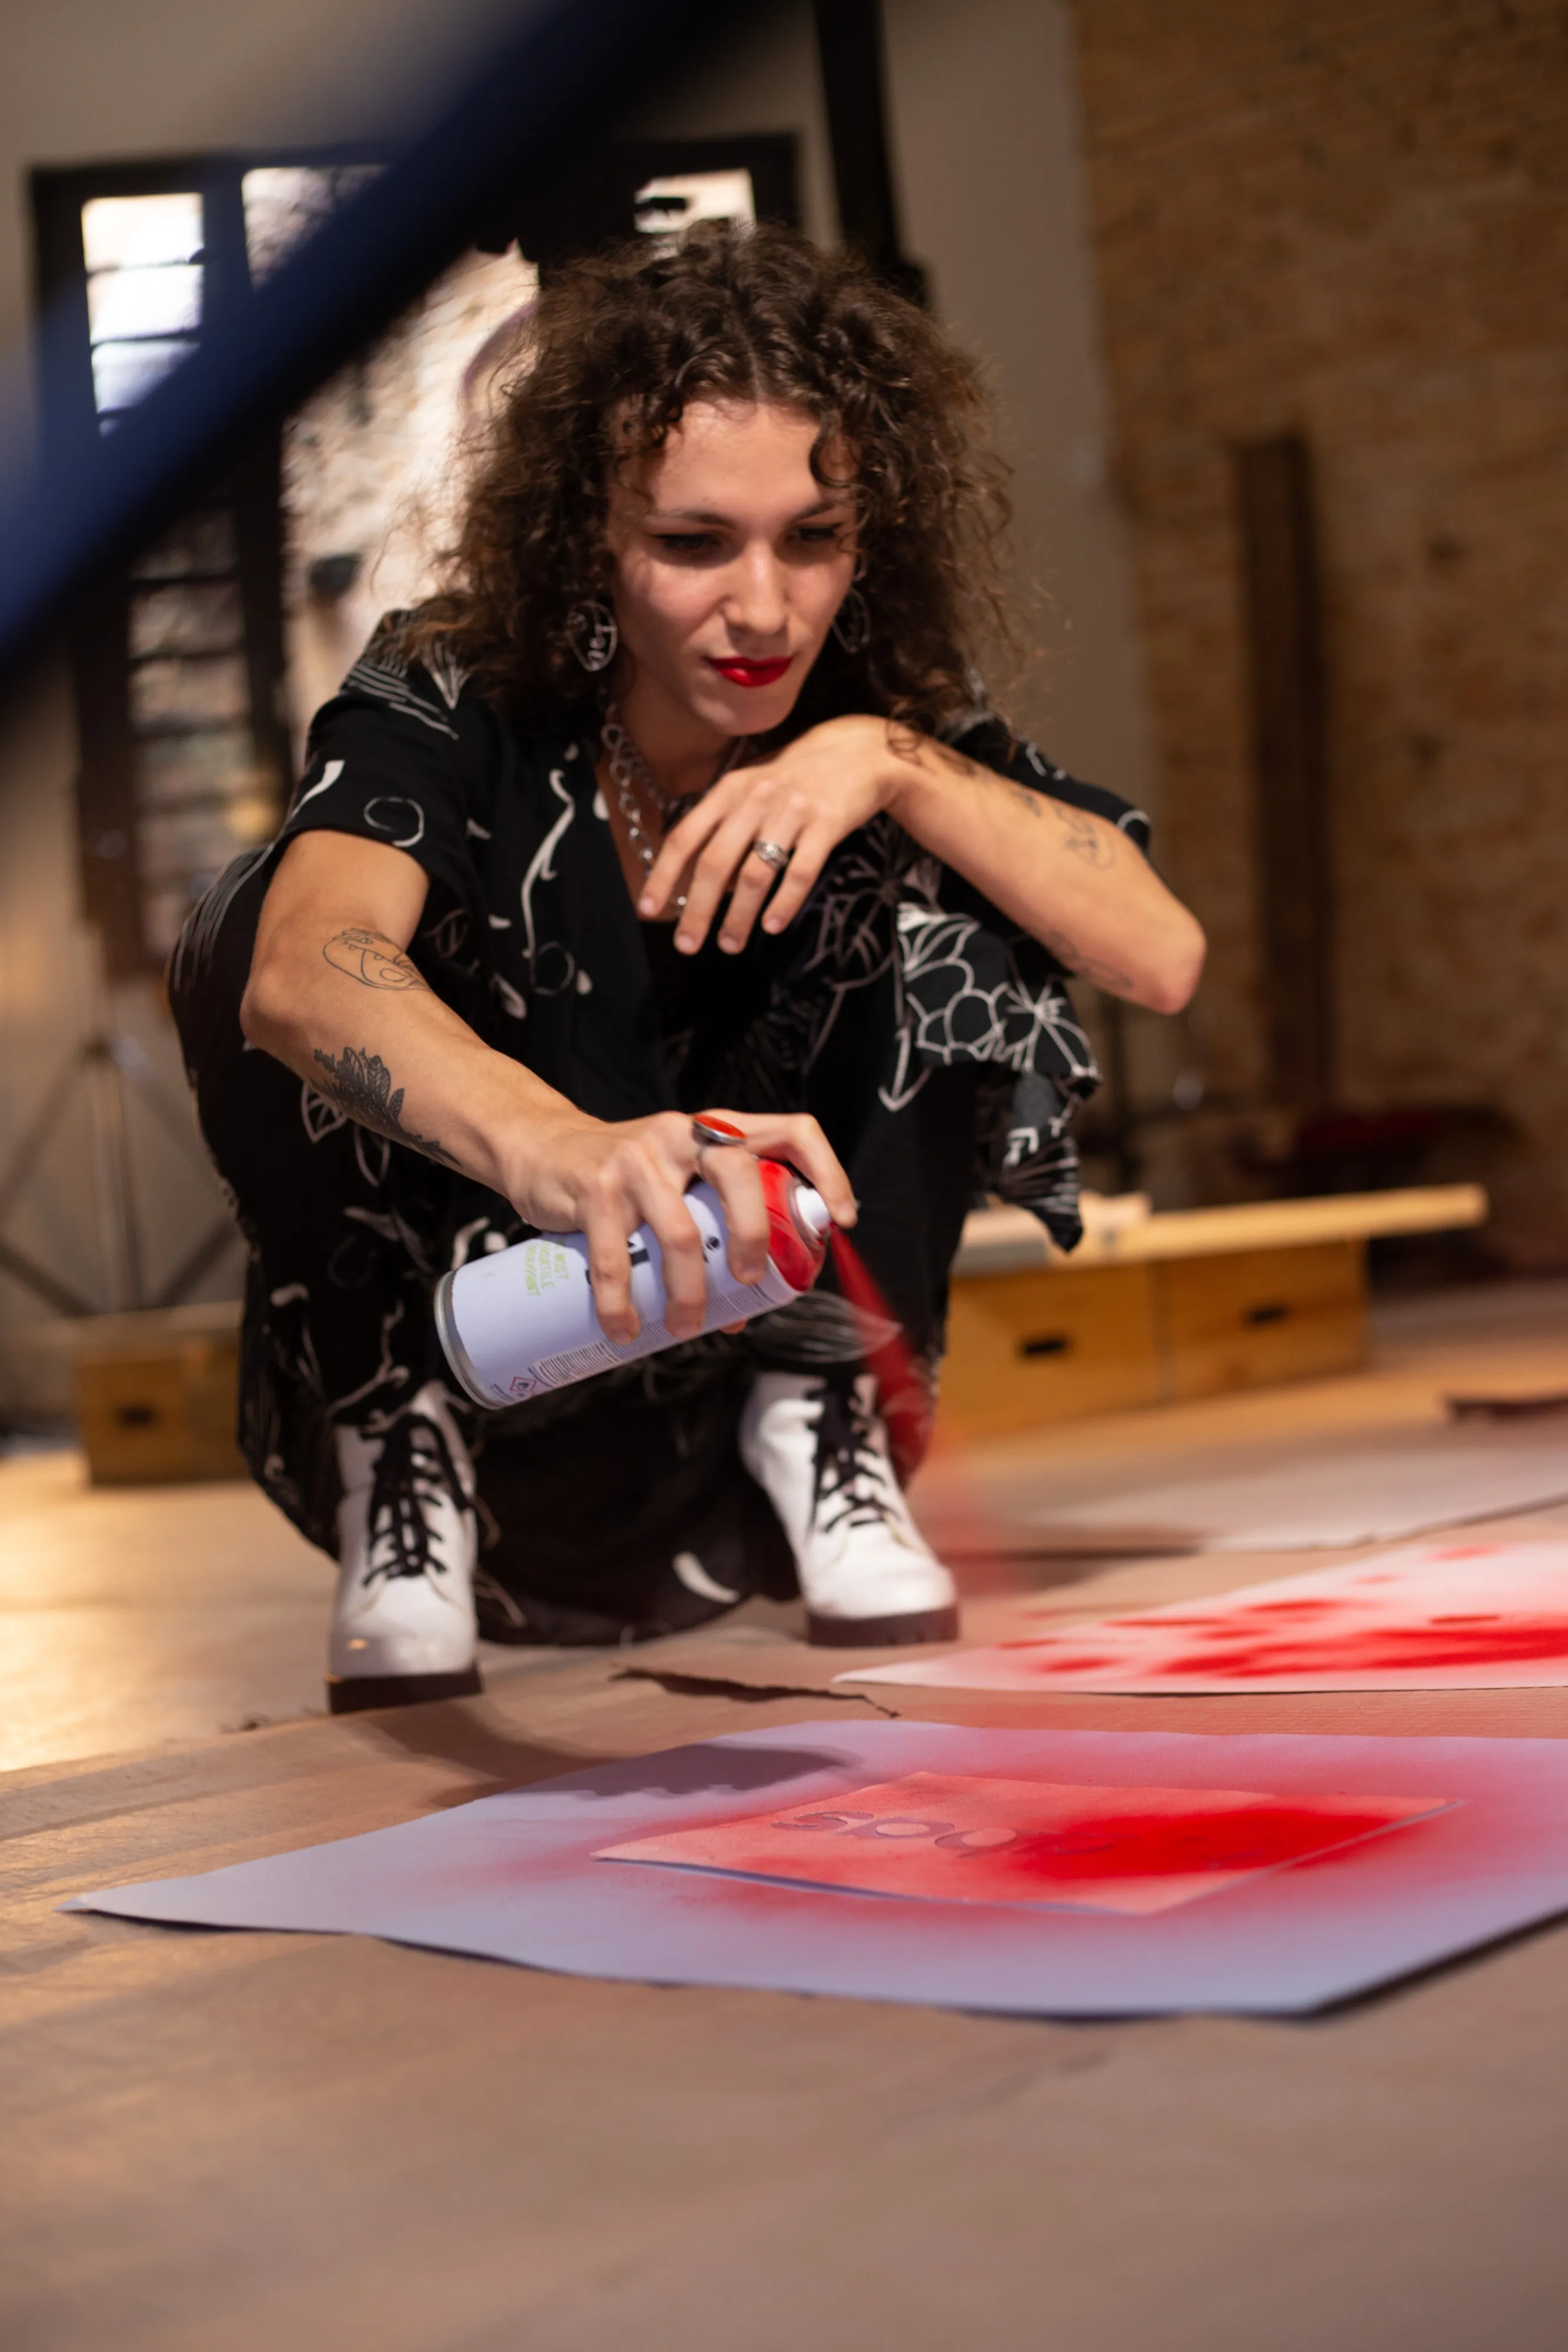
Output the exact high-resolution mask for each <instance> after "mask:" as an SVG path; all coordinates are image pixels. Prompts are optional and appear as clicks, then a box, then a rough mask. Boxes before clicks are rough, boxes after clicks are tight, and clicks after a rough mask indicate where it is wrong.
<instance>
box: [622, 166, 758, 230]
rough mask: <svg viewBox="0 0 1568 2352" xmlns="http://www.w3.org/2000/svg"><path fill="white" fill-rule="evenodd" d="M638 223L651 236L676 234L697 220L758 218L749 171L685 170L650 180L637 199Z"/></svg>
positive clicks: (636, 196)
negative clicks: (670, 175) (668, 176)
mask: <svg viewBox="0 0 1568 2352" xmlns="http://www.w3.org/2000/svg"><path fill="white" fill-rule="evenodd" d="M632 201H633V204H634V205H635V208H636V214H637V226H638V227H639V228H640V229H641V230H642V231H643V234H644V236H674V233H675V232H676V230H678V229H683V228H689V227H690V226H691V225H692V223H693V221H699V220H722V221H755V220H756V218H757V199H756V195H755V194H754V192H753V190H752V185H751V174H750V173H749V172H682V173H676V174H674V175H673V176H672V177H670V178H668V179H663V180H649V181H647V182H646V183H645V184H644V185H643V186H642V187H640V188H639V189H638V191H637V194H636V195H635V197H634V198H633V200H632Z"/></svg>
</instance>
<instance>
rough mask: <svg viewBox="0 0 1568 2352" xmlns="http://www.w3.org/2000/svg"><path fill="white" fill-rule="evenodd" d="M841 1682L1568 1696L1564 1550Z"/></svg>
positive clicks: (1027, 1641) (1183, 1613) (1267, 1599)
mask: <svg viewBox="0 0 1568 2352" xmlns="http://www.w3.org/2000/svg"><path fill="white" fill-rule="evenodd" d="M834 1679H835V1681H837V1682H841V1683H915V1684H921V1685H927V1686H935V1687H936V1688H938V1689H943V1690H1010V1691H1026V1690H1027V1691H1041V1690H1097V1691H1126V1692H1131V1693H1134V1694H1144V1695H1148V1694H1179V1693H1181V1692H1192V1693H1197V1692H1210V1693H1223V1692H1226V1691H1329V1690H1339V1691H1355V1690H1511V1689H1518V1688H1533V1687H1537V1686H1539V1685H1559V1684H1568V1543H1519V1544H1492V1543H1473V1544H1467V1543H1463V1542H1458V1541H1456V1542H1454V1543H1451V1544H1431V1545H1423V1546H1420V1547H1418V1548H1412V1549H1409V1550H1406V1551H1397V1552H1385V1553H1383V1554H1381V1555H1380V1556H1379V1557H1377V1558H1376V1559H1364V1560H1357V1561H1355V1562H1354V1563H1353V1564H1352V1565H1351V1566H1349V1567H1344V1568H1329V1569H1316V1570H1312V1572H1311V1573H1310V1574H1309V1575H1306V1576H1283V1577H1279V1578H1276V1579H1275V1580H1273V1581H1272V1582H1271V1583H1268V1584H1250V1585H1244V1586H1242V1587H1241V1588H1240V1589H1239V1591H1235V1592H1225V1593H1218V1594H1215V1595H1214V1596H1213V1597H1212V1598H1210V1599H1208V1600H1206V1601H1170V1602H1167V1603H1166V1606H1165V1607H1163V1608H1159V1609H1141V1610H1138V1611H1135V1612H1129V1614H1127V1615H1126V1616H1123V1617H1100V1618H1091V1619H1089V1620H1087V1621H1085V1622H1082V1623H1080V1624H1076V1625H1066V1626H1060V1627H1058V1628H1057V1629H1056V1630H1054V1631H1052V1632H1049V1633H1037V1634H1030V1633H1020V1634H1019V1637H1018V1638H1017V1639H1016V1640H1012V1641H1008V1642H998V1643H992V1644H990V1645H989V1646H988V1647H987V1648H984V1649H974V1650H959V1651H957V1652H956V1653H953V1654H949V1655H947V1656H946V1657H920V1658H911V1659H909V1660H908V1661H906V1662H901V1663H900V1664H897V1665H892V1666H868V1667H864V1668H852V1669H851V1670H850V1671H849V1672H848V1673H846V1674H842V1675H836V1676H835V1677H834Z"/></svg>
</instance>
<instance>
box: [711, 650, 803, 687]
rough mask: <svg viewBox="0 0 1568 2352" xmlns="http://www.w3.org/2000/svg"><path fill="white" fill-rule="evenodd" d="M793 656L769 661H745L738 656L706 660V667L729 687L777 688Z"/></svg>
mask: <svg viewBox="0 0 1568 2352" xmlns="http://www.w3.org/2000/svg"><path fill="white" fill-rule="evenodd" d="M794 658H795V656H794V655H793V654H784V655H783V656H779V657H777V658H775V659H774V660H771V661H746V660H744V659H743V658H742V657H741V656H739V655H738V654H736V655H730V656H726V657H725V658H724V659H722V660H719V661H715V660H713V659H712V658H711V656H710V657H709V658H708V667H709V668H710V669H716V670H717V672H718V674H719V676H720V677H727V679H728V680H729V682H730V684H731V686H777V684H778V683H779V679H780V678H781V677H783V675H784V673H785V671H786V670H787V669H788V668H789V665H790V663H791V662H792V661H793V660H794Z"/></svg>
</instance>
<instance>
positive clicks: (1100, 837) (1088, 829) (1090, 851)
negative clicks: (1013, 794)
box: [1031, 795, 1116, 867]
mask: <svg viewBox="0 0 1568 2352" xmlns="http://www.w3.org/2000/svg"><path fill="white" fill-rule="evenodd" d="M1031 797H1032V795H1031ZM1046 806H1047V807H1048V808H1049V809H1050V811H1051V814H1052V816H1054V817H1055V818H1056V819H1057V821H1058V823H1059V824H1061V827H1062V830H1063V831H1064V833H1065V834H1066V835H1067V838H1066V840H1065V841H1064V842H1063V843H1062V847H1063V849H1065V850H1066V852H1067V854H1068V856H1070V857H1082V860H1083V862H1084V864H1085V865H1086V866H1101V867H1104V866H1109V865H1110V864H1111V862H1112V860H1113V858H1114V856H1115V855H1116V846H1115V840H1114V837H1113V834H1112V831H1111V828H1110V826H1109V825H1105V824H1096V822H1095V820H1094V819H1093V817H1092V816H1090V815H1089V814H1088V813H1087V811H1085V810H1083V809H1076V808H1069V807H1068V805H1067V803H1066V802H1065V801H1049V800H1048V801H1047V803H1046Z"/></svg>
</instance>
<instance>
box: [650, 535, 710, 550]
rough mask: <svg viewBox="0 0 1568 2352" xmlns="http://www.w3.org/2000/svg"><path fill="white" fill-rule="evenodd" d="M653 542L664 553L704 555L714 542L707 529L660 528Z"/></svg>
mask: <svg viewBox="0 0 1568 2352" xmlns="http://www.w3.org/2000/svg"><path fill="white" fill-rule="evenodd" d="M653 544H654V546H655V547H657V548H658V549H659V550H660V551H661V552H662V553H663V554H665V555H706V553H707V552H708V551H709V549H710V548H712V547H713V546H715V545H716V541H715V539H714V536H713V533H712V532H711V531H707V530H662V531H660V532H658V533H657V535H656V536H655V538H654V541H653Z"/></svg>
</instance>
